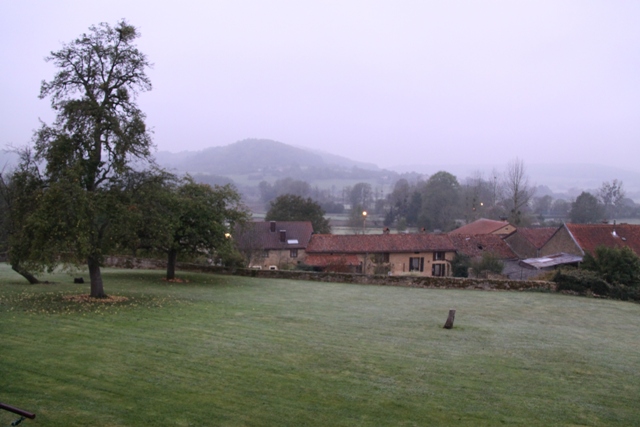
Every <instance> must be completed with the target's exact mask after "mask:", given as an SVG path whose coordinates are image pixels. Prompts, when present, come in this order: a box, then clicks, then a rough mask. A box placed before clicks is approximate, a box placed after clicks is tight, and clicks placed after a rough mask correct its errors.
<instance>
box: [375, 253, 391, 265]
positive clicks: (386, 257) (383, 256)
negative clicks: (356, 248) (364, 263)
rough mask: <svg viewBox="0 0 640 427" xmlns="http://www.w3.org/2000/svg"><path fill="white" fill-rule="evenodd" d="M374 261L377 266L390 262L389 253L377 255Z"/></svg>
mask: <svg viewBox="0 0 640 427" xmlns="http://www.w3.org/2000/svg"><path fill="white" fill-rule="evenodd" d="M374 261H375V263H376V264H382V263H385V262H389V252H385V253H381V254H375V256H374Z"/></svg>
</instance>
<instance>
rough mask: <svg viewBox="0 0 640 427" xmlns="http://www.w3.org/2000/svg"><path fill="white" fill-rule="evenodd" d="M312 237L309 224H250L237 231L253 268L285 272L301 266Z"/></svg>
mask: <svg viewBox="0 0 640 427" xmlns="http://www.w3.org/2000/svg"><path fill="white" fill-rule="evenodd" d="M312 234H313V226H312V225H311V222H310V221H259V222H249V223H247V224H244V225H243V226H242V227H241V228H240V227H239V228H237V229H236V231H235V236H234V240H235V242H236V245H237V247H238V250H240V252H241V253H242V254H243V255H244V256H245V258H246V259H247V262H248V264H249V267H250V268H261V269H282V268H291V267H294V266H296V265H298V264H301V263H302V262H303V261H304V259H305V257H306V254H305V250H306V248H307V245H308V244H309V240H310V239H311V235H312Z"/></svg>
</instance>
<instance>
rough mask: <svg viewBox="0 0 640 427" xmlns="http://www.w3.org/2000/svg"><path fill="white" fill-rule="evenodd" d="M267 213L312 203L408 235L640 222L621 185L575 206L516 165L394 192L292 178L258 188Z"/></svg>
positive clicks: (401, 183)
mask: <svg viewBox="0 0 640 427" xmlns="http://www.w3.org/2000/svg"><path fill="white" fill-rule="evenodd" d="M541 188H542V187H541ZM259 189H260V195H261V200H262V202H263V203H265V206H266V208H267V209H268V208H269V204H270V203H271V202H272V201H273V200H275V199H276V198H277V197H280V196H283V195H286V194H291V195H296V196H299V197H302V198H309V199H312V200H313V201H314V202H316V203H318V205H319V206H320V207H321V208H322V209H323V211H324V212H325V213H328V214H333V213H349V218H350V219H349V222H350V224H351V225H352V227H353V229H354V230H358V229H362V222H363V215H362V213H363V212H368V213H369V214H372V215H376V216H377V217H379V218H382V224H383V225H384V226H387V227H396V228H397V229H398V230H400V231H403V230H406V229H407V228H408V227H417V228H420V229H421V228H424V229H425V230H429V231H436V230H439V231H445V232H446V231H449V230H452V229H453V228H456V227H457V226H459V225H460V224H461V223H468V222H472V221H474V220H476V219H478V218H489V219H496V220H498V219H499V220H507V221H509V222H511V223H512V224H514V225H517V226H530V225H541V226H543V225H547V226H554V225H558V224H559V223H561V222H562V221H569V222H573V223H597V222H602V221H607V220H615V219H617V218H632V217H640V206H638V205H637V204H636V203H634V202H633V201H632V200H631V199H629V198H627V197H626V195H625V191H624V188H623V183H622V182H621V181H619V180H615V179H614V180H613V181H611V182H604V183H602V186H601V187H600V188H599V189H598V190H597V191H594V193H595V194H591V193H589V192H583V193H582V194H580V195H579V196H578V197H577V198H576V199H574V200H567V199H564V198H554V197H553V196H552V195H550V194H543V195H540V196H537V195H536V189H537V187H535V186H534V185H533V184H532V183H531V182H530V180H529V177H528V175H527V173H526V168H525V165H524V162H523V161H522V160H520V159H514V160H513V161H511V162H510V163H509V164H508V165H507V166H506V168H505V170H504V171H502V172H498V171H496V170H493V171H492V172H491V174H490V175H489V177H488V178H486V177H485V176H483V174H482V173H480V172H477V173H476V174H474V176H472V177H468V178H466V179H465V180H463V181H462V182H460V181H459V180H458V178H457V177H456V176H454V175H452V174H450V173H449V172H446V171H440V172H437V173H435V174H433V175H431V176H430V177H428V178H426V179H424V178H423V177H421V176H419V175H416V174H413V175H407V176H404V177H401V178H399V179H398V180H397V181H396V182H395V184H394V185H393V188H392V190H391V191H390V192H387V193H383V192H382V190H381V189H380V188H379V187H377V188H376V187H374V186H373V185H372V184H371V183H367V182H360V183H357V184H355V185H353V186H347V187H344V188H343V189H342V190H341V191H338V190H336V189H335V188H332V189H323V190H320V189H318V188H317V187H315V188H312V187H311V185H310V184H309V183H307V182H306V181H302V180H296V179H293V178H284V179H279V180H277V181H276V182H275V183H273V184H270V183H268V182H266V181H263V182H261V183H260V185H259Z"/></svg>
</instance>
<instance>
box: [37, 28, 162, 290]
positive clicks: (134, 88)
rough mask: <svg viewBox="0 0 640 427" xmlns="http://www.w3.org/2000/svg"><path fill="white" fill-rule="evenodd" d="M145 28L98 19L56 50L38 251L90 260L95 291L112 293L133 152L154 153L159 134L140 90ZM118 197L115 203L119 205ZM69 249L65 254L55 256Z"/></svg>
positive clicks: (43, 147) (41, 144) (48, 89)
mask: <svg viewBox="0 0 640 427" xmlns="http://www.w3.org/2000/svg"><path fill="white" fill-rule="evenodd" d="M138 36H139V33H138V31H137V30H136V28H135V27H133V26H132V25H129V24H128V23H127V22H126V21H124V20H123V21H120V22H118V23H117V25H116V26H115V27H111V26H109V25H108V24H106V23H101V24H99V25H98V26H92V27H90V31H89V33H88V34H83V35H81V36H80V37H79V38H77V39H76V40H74V41H72V42H71V43H69V44H65V45H63V47H62V48H61V49H60V50H58V51H56V52H51V56H49V57H48V58H47V60H48V61H51V62H53V64H54V65H55V66H56V68H57V70H58V71H57V72H56V74H55V76H54V78H53V79H52V80H51V81H48V82H47V81H44V82H43V83H42V86H41V89H40V98H46V97H50V99H51V107H52V108H53V109H54V110H55V111H56V112H57V117H56V120H55V121H54V123H53V124H52V125H47V124H44V123H43V124H42V126H41V128H40V129H39V130H37V131H36V133H35V137H34V141H35V152H36V158H37V160H43V161H45V162H46V170H45V174H44V175H45V176H44V177H45V179H46V181H47V186H48V188H47V191H46V192H45V193H44V194H43V197H42V200H41V203H40V205H39V206H38V209H37V212H35V213H34V217H33V219H34V221H33V223H32V224H31V226H33V227H34V230H35V231H34V234H35V240H36V242H35V243H34V245H32V248H40V249H41V250H36V251H35V252H32V255H33V257H35V258H36V259H39V260H40V261H41V262H43V263H45V264H48V265H52V264H55V263H56V262H58V261H59V260H62V261H66V262H71V263H74V264H79V263H86V265H87V266H88V268H89V276H90V278H91V296H92V297H95V298H101V297H104V296H105V292H104V288H103V283H102V275H101V272H100V265H101V261H102V256H103V253H104V252H105V249H106V245H107V244H108V243H109V242H108V241H107V240H106V239H105V236H106V235H107V229H108V228H109V227H110V226H111V225H112V223H113V220H114V214H113V213H114V211H115V210H117V209H115V207H117V206H118V204H119V200H118V197H117V194H116V191H117V189H118V188H119V186H120V183H119V180H120V178H121V176H122V175H123V174H124V173H126V172H127V171H128V170H129V169H130V163H131V160H132V159H133V158H138V159H148V158H149V157H150V147H151V138H150V136H149V133H148V132H147V129H146V126H145V123H144V119H145V116H144V114H143V113H142V111H141V110H140V109H139V108H138V106H137V105H136V103H135V102H134V101H135V98H136V95H137V94H138V93H139V92H141V91H147V90H150V89H151V82H150V80H149V78H148V77H147V75H146V69H147V68H148V67H149V65H150V64H149V61H148V60H147V58H146V56H145V55H144V54H143V53H142V52H140V51H139V50H138V49H137V47H136V46H135V44H134V41H135V39H136V38H137V37H138ZM114 203H115V205H114ZM54 254H62V255H64V256H62V258H59V257H56V256H52V255H54Z"/></svg>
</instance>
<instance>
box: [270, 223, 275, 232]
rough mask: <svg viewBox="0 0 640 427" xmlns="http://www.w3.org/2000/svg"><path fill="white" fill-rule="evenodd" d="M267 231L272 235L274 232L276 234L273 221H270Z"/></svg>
mask: <svg viewBox="0 0 640 427" xmlns="http://www.w3.org/2000/svg"><path fill="white" fill-rule="evenodd" d="M269 230H270V231H271V232H272V233H275V232H276V222H275V221H271V223H270V224H269Z"/></svg>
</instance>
